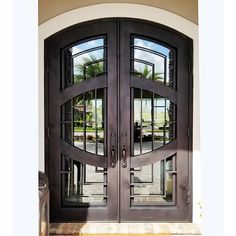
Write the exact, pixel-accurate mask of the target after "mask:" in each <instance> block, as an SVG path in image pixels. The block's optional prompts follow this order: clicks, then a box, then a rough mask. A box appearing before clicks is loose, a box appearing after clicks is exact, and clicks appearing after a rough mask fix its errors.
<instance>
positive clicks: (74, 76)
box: [63, 37, 106, 89]
mask: <svg viewBox="0 0 236 236" xmlns="http://www.w3.org/2000/svg"><path fill="white" fill-rule="evenodd" d="M105 40H106V39H105V37H99V38H96V39H92V40H88V41H86V42H82V43H78V44H76V45H74V46H73V47H70V48H67V49H65V50H64V84H63V88H64V89H65V88H67V87H69V86H71V85H73V84H77V83H79V82H81V81H83V80H86V79H92V78H95V77H98V76H101V75H104V74H105V73H106V45H105Z"/></svg>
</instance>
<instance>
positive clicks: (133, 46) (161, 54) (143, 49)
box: [131, 45, 170, 58]
mask: <svg viewBox="0 0 236 236" xmlns="http://www.w3.org/2000/svg"><path fill="white" fill-rule="evenodd" d="M162 47H163V46H162ZM131 48H134V49H138V50H142V51H145V52H149V53H152V54H154V55H157V56H160V57H162V58H166V57H167V56H166V55H165V54H163V53H160V52H157V51H154V50H152V49H149V48H144V47H141V46H135V45H131ZM168 49H169V48H168ZM169 50H170V49H169Z"/></svg>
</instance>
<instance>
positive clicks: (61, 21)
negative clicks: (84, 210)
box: [38, 3, 201, 222]
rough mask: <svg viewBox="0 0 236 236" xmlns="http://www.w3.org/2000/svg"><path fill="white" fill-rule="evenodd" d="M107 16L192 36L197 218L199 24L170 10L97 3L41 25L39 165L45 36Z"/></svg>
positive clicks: (195, 210) (42, 130)
mask: <svg viewBox="0 0 236 236" xmlns="http://www.w3.org/2000/svg"><path fill="white" fill-rule="evenodd" d="M108 17H129V18H139V19H143V20H148V21H153V22H155V23H159V24H163V25H166V26H168V27H170V28H173V29H175V30H177V31H179V32H181V33H183V34H185V35H187V36H188V37H190V38H191V39H193V44H194V45H193V51H194V54H193V74H194V94H193V97H194V102H193V114H194V117H193V157H194V158H193V166H194V171H193V186H194V188H193V197H194V199H193V221H194V222H198V212H197V211H198V209H197V202H199V199H200V195H201V194H200V192H201V191H200V185H199V184H197V183H199V182H196V180H197V179H198V180H199V177H200V176H199V174H198V173H199V170H200V159H199V158H196V157H198V156H199V151H200V150H199V142H200V135H199V80H198V26H197V25H196V24H194V23H192V22H190V21H188V20H186V19H184V18H182V17H180V16H178V15H176V14H173V13H171V12H168V11H165V10H162V9H158V8H154V7H150V6H144V5H139V4H125V3H112V4H98V5H93V6H88V7H83V8H78V9H75V10H72V11H69V12H66V13H64V14H61V15H59V16H57V17H55V18H52V19H51V20H49V21H47V22H45V23H43V24H42V25H40V26H39V104H38V105H39V152H40V153H39V157H41V158H40V159H39V169H40V170H44V158H43V157H44V40H45V39H46V38H47V37H49V36H50V35H52V34H54V33H56V32H58V31H60V30H62V29H64V28H67V27H69V26H71V25H74V24H77V23H81V22H85V21H89V20H95V19H101V18H108ZM195 183H196V184H195Z"/></svg>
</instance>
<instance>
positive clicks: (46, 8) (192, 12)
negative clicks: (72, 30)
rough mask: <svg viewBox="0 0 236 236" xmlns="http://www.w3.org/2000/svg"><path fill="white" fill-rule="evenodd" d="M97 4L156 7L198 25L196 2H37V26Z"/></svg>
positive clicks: (40, 0) (75, 0)
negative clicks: (68, 12)
mask: <svg viewBox="0 0 236 236" xmlns="http://www.w3.org/2000/svg"><path fill="white" fill-rule="evenodd" d="M99 3H135V4H142V5H147V6H152V7H157V8H161V9H163V10H167V11H169V12H172V13H175V14H177V15H179V16H181V17H183V18H186V19H188V20H190V21H192V22H193V23H195V24H197V23H198V0H119V1H116V0H79V1H78V0H39V25H40V24H42V23H44V22H46V21H47V20H49V19H51V18H53V17H55V16H57V15H60V14H62V13H65V12H67V11H70V10H73V9H76V8H80V7H84V6H90V5H94V4H99Z"/></svg>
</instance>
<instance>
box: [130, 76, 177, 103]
mask: <svg viewBox="0 0 236 236" xmlns="http://www.w3.org/2000/svg"><path fill="white" fill-rule="evenodd" d="M157 83H158V86H157ZM131 87H133V88H140V89H144V90H148V91H151V92H153V93H155V94H157V95H160V96H162V97H164V98H167V99H170V101H171V102H173V103H174V104H177V100H178V95H177V92H176V91H175V90H174V89H171V88H169V87H167V86H166V85H164V84H163V83H161V82H159V81H153V80H149V79H146V78H143V77H139V78H137V77H135V76H131Z"/></svg>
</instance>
